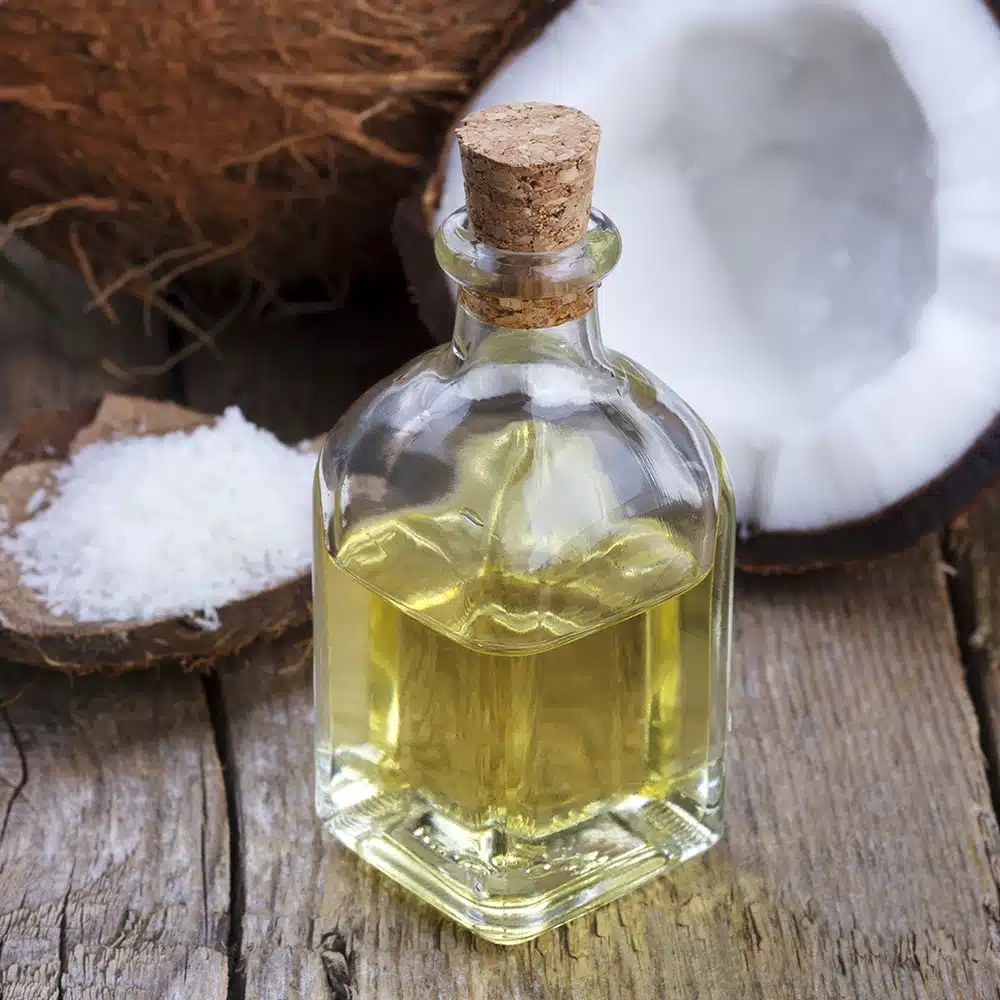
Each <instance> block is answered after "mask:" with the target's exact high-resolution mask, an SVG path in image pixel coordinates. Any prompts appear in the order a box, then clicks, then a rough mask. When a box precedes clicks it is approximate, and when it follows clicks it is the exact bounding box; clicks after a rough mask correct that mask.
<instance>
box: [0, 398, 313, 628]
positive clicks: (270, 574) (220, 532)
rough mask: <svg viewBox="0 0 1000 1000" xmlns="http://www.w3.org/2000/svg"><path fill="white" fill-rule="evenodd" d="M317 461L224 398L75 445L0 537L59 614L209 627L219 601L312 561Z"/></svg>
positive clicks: (26, 580)
mask: <svg viewBox="0 0 1000 1000" xmlns="http://www.w3.org/2000/svg"><path fill="white" fill-rule="evenodd" d="M315 464H316V456H315V454H313V453H312V452H311V451H303V450H301V449H299V448H296V447H288V446H286V445H284V444H282V443H281V442H280V441H278V439H277V438H275V437H274V435H273V434H271V433H269V432H268V431H265V430H263V429H261V428H259V427H256V426H255V425H254V424H252V423H250V422H249V421H248V420H247V419H246V418H245V417H244V416H243V414H242V413H241V412H240V410H239V409H238V408H236V407H230V408H229V409H227V410H226V411H225V413H224V414H223V415H222V417H220V418H219V419H218V420H217V421H216V422H215V424H214V425H212V426H207V427H199V428H196V429H195V430H193V431H176V432H173V433H170V434H166V435H163V436H160V437H132V438H120V439H117V440H114V441H105V442H98V443H96V444H92V445H90V446H88V447H86V448H83V449H81V450H80V451H79V452H77V453H76V454H75V455H74V456H72V458H71V459H70V461H69V462H67V464H66V465H64V466H62V467H61V468H59V469H58V470H57V471H56V473H55V480H54V484H53V488H52V490H51V491H50V494H49V497H48V505H47V506H45V508H44V509H42V510H40V511H38V513H36V514H35V516H33V517H32V518H31V519H30V520H27V521H24V522H22V523H21V524H20V525H17V526H16V527H15V528H13V529H12V530H11V531H10V532H9V534H8V535H7V536H6V537H4V538H0V547H2V549H3V550H4V551H5V552H6V553H7V554H8V555H9V556H10V557H11V558H12V559H13V560H14V561H15V563H16V564H17V566H18V569H19V571H20V578H21V582H22V583H23V584H25V585H26V586H28V587H30V588H31V590H33V591H34V592H35V593H36V594H37V595H38V597H39V598H40V600H41V601H42V602H43V603H44V604H45V605H46V607H48V608H49V610H50V611H52V612H53V613H54V614H58V615H66V616H69V617H71V618H72V619H74V620H75V621H78V622H109V621H151V620H154V619H158V618H167V617H174V616H191V618H192V619H193V620H194V621H196V622H197V623H198V624H200V625H201V626H202V627H205V628H217V627H218V622H219V617H218V609H219V608H220V607H222V606H223V605H225V604H227V603H229V602H231V601H235V600H238V599H240V598H243V597H247V596H249V595H250V594H253V593H256V592H259V591H261V590H266V589H269V588H271V587H274V586H276V585H278V584H281V583H283V582H285V581H287V580H290V579H293V578H294V577H296V576H298V575H299V574H301V573H303V572H304V571H306V570H307V569H308V568H309V566H310V562H311V547H312V538H311V524H312V522H311V517H310V483H311V479H312V475H313V471H314V469H315ZM33 499H34V498H33Z"/></svg>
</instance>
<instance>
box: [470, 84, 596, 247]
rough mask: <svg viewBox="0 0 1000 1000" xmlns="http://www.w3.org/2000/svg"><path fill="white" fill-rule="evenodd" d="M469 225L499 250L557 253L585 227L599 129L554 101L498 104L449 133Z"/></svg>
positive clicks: (479, 237)
mask: <svg viewBox="0 0 1000 1000" xmlns="http://www.w3.org/2000/svg"><path fill="white" fill-rule="evenodd" d="M456 135H457V136H458V148H459V151H460V153H461V157H462V174H463V177H464V179H465V200H466V207H467V210H468V213H469V225H470V227H471V229H472V232H473V233H474V234H475V236H476V238H477V239H479V240H481V241H482V242H483V243H485V244H487V245H488V246H492V247H496V248H497V249H500V250H521V251H536V252H540V251H546V250H559V249H562V248H563V247H567V246H569V245H570V244H572V243H575V242H576V241H577V240H578V239H579V238H580V237H581V236H582V235H583V234H584V233H585V232H586V230H587V222H588V219H589V217H590V201H591V196H592V194H593V189H594V168H595V166H596V163H597V145H598V143H599V142H600V138H601V130H600V127H599V126H598V124H597V122H595V121H594V120H593V119H592V118H588V117H587V115H585V114H584V113H583V112H582V111H577V110H576V109H575V108H567V107H563V106H562V105H558V104H539V103H534V102H531V103H525V104H499V105H496V106H495V107H492V108H485V109H484V110H482V111H476V112H475V113H474V114H471V115H469V116H468V117H467V118H466V119H465V120H464V121H463V122H462V123H461V124H460V125H459V126H458V128H457V129H456Z"/></svg>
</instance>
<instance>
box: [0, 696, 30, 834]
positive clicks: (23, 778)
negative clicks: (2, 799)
mask: <svg viewBox="0 0 1000 1000" xmlns="http://www.w3.org/2000/svg"><path fill="white" fill-rule="evenodd" d="M0 715H2V717H3V721H4V723H5V724H6V726H7V731H8V732H9V733H10V741H11V743H12V744H13V746H14V750H15V751H16V752H17V759H18V761H19V762H20V765H21V774H20V777H19V778H18V779H17V783H16V784H15V785H14V788H13V790H12V791H11V793H10V798H9V799H8V800H7V805H6V806H5V808H4V811H3V820H2V821H0V842H3V838H4V834H6V832H7V823H8V821H9V820H10V813H11V810H12V809H13V808H14V803H15V802H16V801H17V799H18V796H19V795H20V794H21V792H23V791H24V786H25V785H27V783H28V761H27V759H26V758H25V756H24V747H23V746H22V745H21V739H20V737H19V736H18V735H17V730H16V729H15V728H14V723H13V722H12V721H11V718H10V713H9V712H8V711H7V709H6V708H5V709H3V710H2V712H0Z"/></svg>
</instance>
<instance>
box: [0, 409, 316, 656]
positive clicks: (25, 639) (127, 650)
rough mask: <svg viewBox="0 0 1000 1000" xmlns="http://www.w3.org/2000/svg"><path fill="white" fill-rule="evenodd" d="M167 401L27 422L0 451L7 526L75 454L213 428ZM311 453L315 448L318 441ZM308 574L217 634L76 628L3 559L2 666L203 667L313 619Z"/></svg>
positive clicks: (178, 625)
mask: <svg viewBox="0 0 1000 1000" xmlns="http://www.w3.org/2000/svg"><path fill="white" fill-rule="evenodd" d="M213 419H214V418H213V417H211V416H208V415H206V414H203V413H198V412H197V411H195V410H190V409H187V408H185V407H182V406H176V405H174V404H172V403H161V402H156V401H154V400H149V399H142V398H137V397H129V396H118V395H106V396H104V397H102V398H101V399H99V400H95V401H93V402H91V403H88V404H84V405H81V406H78V407H75V408H73V409H71V410H64V411H58V412H39V413H34V414H30V415H29V416H28V417H27V418H26V419H25V421H24V422H23V424H22V425H21V427H20V428H19V430H18V431H17V433H16V434H15V436H14V438H13V439H12V440H11V442H10V444H9V445H8V447H7V448H6V449H5V450H4V452H3V453H0V508H5V509H6V519H7V521H8V523H9V524H11V525H16V524H18V523H20V522H21V521H22V520H25V519H27V517H29V516H30V515H29V514H28V513H27V510H26V507H27V505H28V500H29V498H30V497H31V496H32V495H33V494H34V492H35V491H36V490H38V489H44V488H46V486H47V485H48V484H49V483H51V481H52V475H53V472H54V470H55V469H56V468H58V466H59V465H60V464H61V463H63V462H65V461H66V459H67V458H68V456H69V455H71V454H72V453H73V452H75V451H77V450H79V449H80V448H82V447H85V446H86V445H88V444H91V443H93V442H95V441H104V440H109V439H111V438H112V437H115V436H118V435H123V434H124V435H150V434H153V435H156V434H166V433H169V432H170V431H176V430H184V429H188V428H193V427H197V426H201V425H205V424H209V423H211V422H212V421H213ZM314 444H315V446H316V447H317V449H318V448H319V444H320V442H319V441H316V442H314ZM310 614H311V585H310V579H309V573H308V572H307V573H303V574H301V575H300V576H298V577H296V578H295V579H294V580H290V581H288V582H286V583H283V584H280V585H279V586H277V587H273V588H271V589H269V590H265V591H261V592H260V593H257V594H253V595H251V596H249V597H246V598H244V599H242V600H239V601H234V602H232V603H231V604H228V605H225V606H224V607H222V608H220V609H219V619H220V623H221V624H220V627H219V628H218V629H215V630H212V631H208V630H206V629H204V628H202V627H200V626H199V625H198V624H196V623H195V622H194V621H192V620H191V619H189V618H184V617H177V618H164V619H159V620H156V621H151V622H141V623H109V624H81V623H79V622H73V621H72V620H67V619H66V618H64V617H58V616H56V615H53V614H52V613H51V612H49V611H48V609H47V608H45V606H44V605H43V604H42V603H41V602H40V601H39V599H38V597H37V596H36V595H35V593H34V592H33V591H32V590H30V589H29V588H27V587H25V586H24V585H23V584H21V582H20V580H19V577H18V569H17V565H16V563H14V561H13V560H12V559H11V558H10V557H9V556H7V555H6V554H4V553H3V552H2V551H0V659H7V660H14V661H18V662H22V663H30V664H36V665H38V666H43V667H52V668H57V669H60V670H64V671H67V672H69V673H76V674H84V673H92V672H95V671H99V670H102V671H122V670H129V669H135V668H139V667H150V666H154V665H156V664H160V663H164V662H179V663H182V664H184V665H189V666H208V665H210V664H211V663H212V662H213V661H214V660H215V659H217V658H218V657H220V656H225V655H228V654H230V653H234V652H236V651H238V650H239V649H242V648H243V647H244V646H246V645H248V644H249V643H251V642H253V641H254V640H255V639H257V638H259V637H261V636H263V635H272V636H273V635H278V634H280V633H282V632H284V631H285V630H287V629H289V628H292V627H293V626H296V625H301V624H303V623H304V622H306V621H308V620H309V617H310Z"/></svg>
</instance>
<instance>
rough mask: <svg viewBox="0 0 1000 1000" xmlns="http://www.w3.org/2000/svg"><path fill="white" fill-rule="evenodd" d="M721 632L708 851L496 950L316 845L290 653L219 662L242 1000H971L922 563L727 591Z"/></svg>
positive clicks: (965, 910) (964, 762)
mask: <svg viewBox="0 0 1000 1000" xmlns="http://www.w3.org/2000/svg"><path fill="white" fill-rule="evenodd" d="M737 623H738V632H737V638H736V655H735V662H734V682H735V684H734V698H733V753H732V766H731V778H730V785H729V791H728V796H727V802H728V810H729V833H728V836H727V838H726V841H725V842H724V845H723V846H722V847H720V848H718V849H716V850H715V851H713V852H710V854H709V855H708V856H707V857H706V858H705V859H704V860H702V861H699V862H694V863H692V864H691V865H689V866H688V867H687V868H685V869H682V870H681V871H680V873H679V874H678V875H676V876H675V877H672V878H666V879H663V880H661V881H659V882H658V883H656V884H654V885H652V886H650V887H648V888H647V889H645V890H641V891H640V892H638V893H636V894H634V895H632V896H630V897H627V898H626V899H624V900H622V901H621V902H619V903H616V904H612V905H611V906H610V907H607V908H605V909H602V910H600V911H598V912H597V913H595V914H594V915H593V916H591V917H589V918H584V919H582V920H580V921H577V922H575V923H572V924H570V925H569V926H568V927H567V928H565V929H563V930H561V931H558V932H555V933H552V934H549V935H546V936H544V937H542V938H540V939H538V940H537V941H536V942H534V943H532V944H530V945H526V946H523V947H519V948H514V949H507V950H505V949H501V948H498V947H495V946H492V945H488V944H484V943H482V942H478V941H476V940H475V939H473V938H472V937H471V936H470V935H468V934H467V933H465V932H464V931H460V930H457V929H456V928H455V927H454V926H453V925H451V924H450V923H448V922H446V921H442V920H439V919H438V917H437V916H436V915H435V914H434V913H433V912H432V911H430V910H429V909H428V908H426V907H424V906H422V905H421V904H419V903H417V902H415V901H414V900H413V899H412V898H410V897H408V896H407V895H405V894H404V893H402V892H400V891H398V890H396V889H395V888H394V887H393V886H392V885H391V884H390V883H389V882H388V881H387V880H385V879H384V878H382V877H381V876H379V875H376V874H373V873H372V872H371V871H369V870H368V869H367V868H366V867H365V866H364V865H362V864H361V863H360V862H358V861H357V860H355V859H354V858H353V857H352V856H351V855H349V854H348V853H347V852H346V851H344V850H342V849H340V848H338V847H336V846H334V845H332V844H330V843H328V841H327V840H326V838H325V836H321V835H320V833H319V832H318V831H317V829H316V826H315V823H314V821H313V818H312V785H311V782H312V763H311V746H310V740H311V719H312V713H311V690H310V671H309V669H308V664H307V662H304V661H303V653H304V647H303V645H302V639H303V638H304V637H295V638H291V639H287V640H283V641H279V642H277V643H274V644H271V645H267V646H260V647H258V648H256V649H254V650H253V651H251V652H249V653H248V654H246V655H245V656H242V657H239V658H237V659H235V660H234V661H233V662H232V663H231V664H229V665H228V666H227V667H226V668H225V669H224V670H223V671H222V673H221V677H222V691H223V696H224V700H225V704H226V711H227V715H228V717H229V724H230V732H231V734H232V738H233V753H234V759H235V760H236V761H237V764H238V777H237V780H238V786H239V792H240V795H239V799H240V802H241V808H240V822H241V831H242V834H241V839H242V845H243V850H242V854H243V858H242V864H243V872H244V876H245V887H246V912H245V915H244V918H243V955H244V960H245V964H246V977H247V978H246V983H247V989H246V996H248V997H255V998H256V997H260V998H266V1000H271V998H279V997H285V996H288V995H295V996H302V997H316V998H320V997H333V998H336V1000H347V998H351V1000H369V998H407V997H413V998H417V997H419V998H425V997H437V996H441V997H463V998H464V997H468V998H470V1000H494V998H495V1000H500V998H504V1000H506V998H509V997H524V998H533V1000H534V998H537V1000H541V998H546V1000H548V998H563V997H565V998H573V1000H591V998H593V1000H597V998H605V997H607V998H615V1000H617V998H621V1000H627V998H640V1000H647V998H648V1000H652V998H673V997H677V998H689V997H695V996H698V997H707V998H720V1000H723V998H725V1000H731V998H735V997H760V998H762V1000H764V998H766V1000H780V998H789V1000H791V998H798V997H831V998H833V997H837V998H841V997H843V998H849V997H878V998H890V997H900V998H903V997H915V996H918V997H927V998H937V997H942V998H943V997H962V998H971V997H977V998H984V1000H985V998H992V997H995V996H996V995H997V994H998V991H1000V960H998V955H997V950H996V949H997V943H998V942H1000V926H998V913H1000V908H998V891H997V879H998V877H1000V841H998V833H997V825H996V821H995V817H994V815H993V812H992V809H991V807H990V801H989V791H988V789H987V785H986V780H985V776H984V772H983V767H982V762H981V759H980V756H979V752H978V747H977V743H976V723H975V718H974V715H973V711H972V706H971V703H970V701H969V699H968V697H967V694H966V690H965V687H964V684H963V674H962V666H961V663H960V661H959V656H958V649H957V647H956V644H955V641H954V638H953V632H952V628H951V620H950V612H949V605H948V599H947V593H946V588H945V584H944V582H943V576H942V572H941V567H940V554H939V552H938V550H937V548H936V547H935V546H932V545H927V546H925V547H924V548H923V549H921V550H919V551H916V552H913V553H911V554H909V555H906V556H904V557H900V558H897V559H895V560H892V561H890V562H887V563H885V564H883V565H881V566H877V567H874V568H872V569H869V570H866V571H859V572H856V573H854V574H852V575H847V574H843V575H832V574H831V575H827V576H816V577H813V578H809V579H801V580H792V581H780V580H750V581H741V586H740V589H739V595H738V615H737Z"/></svg>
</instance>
